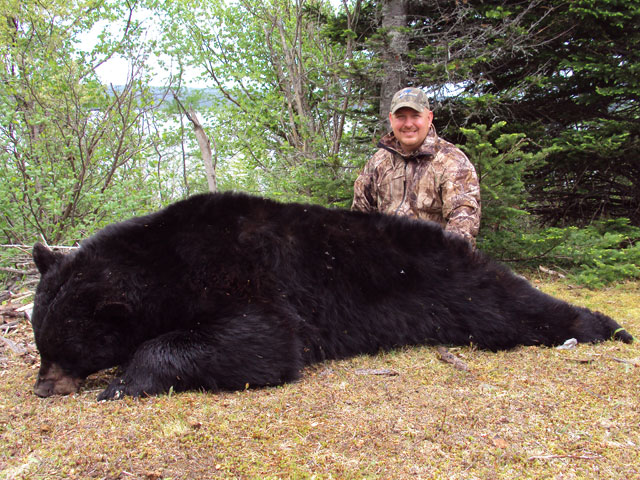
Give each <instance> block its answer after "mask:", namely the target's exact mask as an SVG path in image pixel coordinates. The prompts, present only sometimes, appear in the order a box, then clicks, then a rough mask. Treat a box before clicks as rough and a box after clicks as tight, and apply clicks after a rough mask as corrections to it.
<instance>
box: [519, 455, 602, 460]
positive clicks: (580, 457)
mask: <svg viewBox="0 0 640 480" xmlns="http://www.w3.org/2000/svg"><path fill="white" fill-rule="evenodd" d="M556 458H571V459H573V460H597V459H598V458H602V455H534V456H533V457H529V458H528V459H527V460H528V461H532V460H554V459H556Z"/></svg>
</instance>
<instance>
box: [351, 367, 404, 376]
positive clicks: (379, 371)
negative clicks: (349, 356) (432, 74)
mask: <svg viewBox="0 0 640 480" xmlns="http://www.w3.org/2000/svg"><path fill="white" fill-rule="evenodd" d="M355 373H356V375H386V376H388V377H395V376H396V375H400V374H399V373H398V372H396V371H395V370H389V369H388V368H360V369H358V370H356V372H355Z"/></svg>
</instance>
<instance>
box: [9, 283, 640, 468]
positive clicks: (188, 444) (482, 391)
mask: <svg viewBox="0 0 640 480" xmlns="http://www.w3.org/2000/svg"><path fill="white" fill-rule="evenodd" d="M540 287H541V288H542V289H543V290H545V291H547V292H549V293H552V294H553V295H555V296H558V297H560V298H563V299H565V300H568V301H570V302H572V303H575V304H579V305H584V306H587V307H590V308H595V309H598V310H601V311H602V312H604V313H606V314H608V315H611V316H612V317H614V318H616V319H617V320H618V321H619V322H620V323H621V324H623V325H624V326H625V327H626V328H627V329H628V330H629V331H630V332H632V333H634V334H635V335H637V336H640V282H630V283H626V284H621V285H618V286H616V287H612V288H607V289H603V290H598V291H592V290H587V289H579V288H570V286H568V285H567V284H566V283H558V282H554V283H543V284H540ZM5 336H6V338H9V339H11V340H12V341H13V342H15V343H16V344H18V345H21V346H26V347H27V353H26V354H24V355H17V354H14V353H13V352H12V351H10V350H8V349H6V348H5V347H4V346H1V347H0V437H1V438H2V440H1V442H0V478H2V479H4V478H6V479H16V480H18V479H59V478H69V479H74V478H77V479H87V478H100V479H149V480H159V479H214V478H225V479H227V478H239V479H245V478H246V479H253V478H259V479H280V478H293V479H307V478H308V479H311V478H317V479H362V478H367V479H389V478H394V479H405V478H406V479H432V478H435V479H439V478H442V479H465V480H469V479H494V478H496V479H497V478H509V479H512V478H519V479H593V478H602V479H621V480H622V479H624V480H629V479H640V399H639V396H638V393H639V391H640V390H639V385H640V343H638V342H636V343H634V344H632V345H625V344H622V343H620V342H605V343H603V344H599V345H578V346H577V347H576V348H575V349H572V350H557V349H552V348H539V347H521V348H517V349H514V350H511V351H508V352H499V353H491V352H484V351H479V350H475V349H473V348H472V347H468V348H452V349H451V351H452V352H453V353H454V354H455V355H457V356H458V357H459V358H461V359H462V360H463V361H464V362H465V363H466V364H467V365H468V367H469V372H464V371H461V370H457V369H455V368H453V366H452V365H450V364H447V363H443V362H442V361H440V360H439V359H438V358H439V357H438V355H437V353H436V350H435V348H431V347H421V348H407V349H401V350H397V351H393V352H388V353H384V354H379V355H376V356H361V357H357V358H354V359H350V360H345V361H335V362H326V363H323V364H319V365H315V366H312V367H310V368H308V369H307V370H306V371H305V373H304V376H303V379H302V380H301V381H300V382H298V383H295V384H289V385H285V386H282V387H278V388H266V389H259V390H247V391H242V392H233V393H222V394H209V393H201V392H189V393H181V394H173V395H165V396H161V397H153V398H146V399H140V400H134V399H130V398H127V399H125V400H123V401H117V402H106V403H98V402H96V396H97V394H98V393H99V391H100V390H101V389H102V388H104V387H105V386H106V384H107V382H108V380H109V378H110V374H109V372H101V373H99V374H96V375H94V376H92V377H90V378H89V379H88V381H87V382H86V384H85V386H84V388H83V389H82V390H81V391H80V393H78V394H76V395H72V396H68V397H53V398H48V399H40V398H37V397H36V396H35V395H33V393H32V387H33V384H34V382H35V378H36V374H37V369H38V358H37V352H36V351H35V350H34V347H33V346H32V345H29V344H31V343H32V342H33V339H32V337H31V331H30V327H29V325H28V322H26V321H24V322H21V323H20V324H19V325H18V328H17V329H13V330H10V331H9V332H7V333H6V334H5ZM372 370H374V371H375V370H381V371H385V370H392V371H394V372H397V373H398V375H394V376H390V375H373V374H371V371H372Z"/></svg>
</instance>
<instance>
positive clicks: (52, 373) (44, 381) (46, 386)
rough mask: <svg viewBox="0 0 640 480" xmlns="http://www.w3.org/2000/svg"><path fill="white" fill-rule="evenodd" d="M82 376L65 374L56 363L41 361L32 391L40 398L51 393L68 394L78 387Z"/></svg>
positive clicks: (75, 390)
mask: <svg viewBox="0 0 640 480" xmlns="http://www.w3.org/2000/svg"><path fill="white" fill-rule="evenodd" d="M81 382H82V378H77V377H73V376H71V375H69V374H67V373H66V372H65V371H64V370H63V369H62V367H60V366H59V365H58V364H57V363H49V362H45V361H44V360H43V361H42V365H41V366H40V371H39V372H38V379H37V380H36V384H35V386H34V389H33V391H34V393H35V394H36V395H37V396H39V397H42V398H46V397H50V396H51V395H69V394H70V393H75V392H77V391H78V389H79V388H80V383H81Z"/></svg>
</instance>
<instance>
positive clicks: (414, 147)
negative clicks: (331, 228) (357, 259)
mask: <svg viewBox="0 0 640 480" xmlns="http://www.w3.org/2000/svg"><path fill="white" fill-rule="evenodd" d="M432 121H433V112H432V111H431V110H430V109H429V101H428V99H427V95H426V94H425V93H424V92H423V91H422V90H420V89H418V88H403V89H402V90H400V91H399V92H397V93H396V94H395V95H394V96H393V98H392V100H391V111H390V112H389V122H390V123H391V129H392V132H391V133H389V134H387V135H385V136H384V137H383V138H382V139H381V140H380V143H378V147H380V150H378V152H377V153H376V154H375V155H374V156H373V157H371V159H369V161H368V162H367V164H366V165H365V167H364V170H363V172H362V173H361V174H360V176H359V177H358V179H357V180H356V183H355V185H354V196H353V206H352V207H351V208H352V209H354V210H361V211H363V212H373V211H378V212H382V213H388V214H392V215H406V216H409V217H413V218H419V219H422V220H431V221H433V222H436V223H439V224H440V225H442V227H443V228H444V229H445V230H447V231H449V232H454V233H456V234H458V235H461V236H463V237H464V238H466V239H467V240H468V241H469V242H471V244H472V245H474V246H475V237H476V235H477V234H478V228H479V227H480V185H479V183H478V176H477V174H476V171H475V169H474V168H473V165H472V164H471V162H470V161H469V159H468V158H467V157H466V156H465V154H464V153H462V151H460V149H458V148H457V147H455V146H454V145H453V144H451V143H449V142H447V141H446V140H443V139H442V138H440V137H438V135H437V134H436V131H435V128H434V127H433V125H432Z"/></svg>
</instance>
